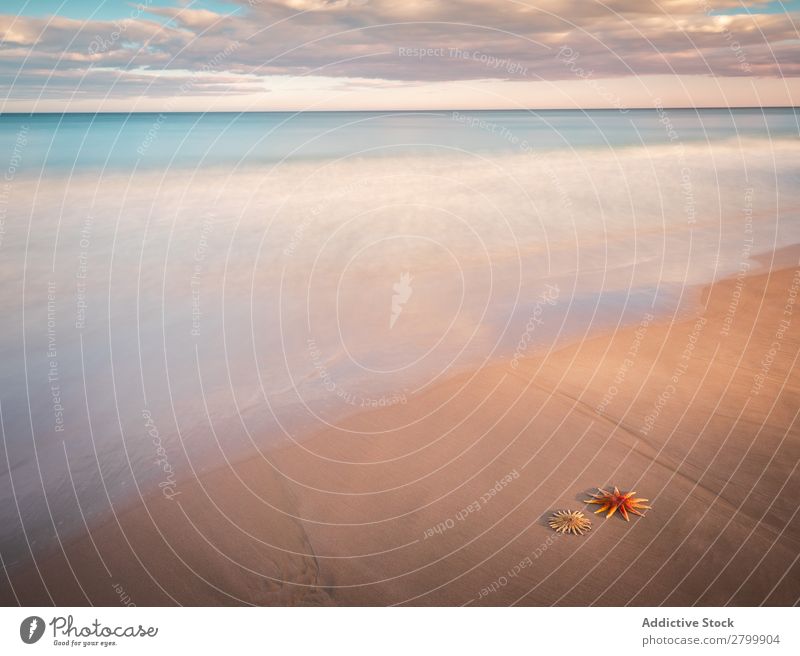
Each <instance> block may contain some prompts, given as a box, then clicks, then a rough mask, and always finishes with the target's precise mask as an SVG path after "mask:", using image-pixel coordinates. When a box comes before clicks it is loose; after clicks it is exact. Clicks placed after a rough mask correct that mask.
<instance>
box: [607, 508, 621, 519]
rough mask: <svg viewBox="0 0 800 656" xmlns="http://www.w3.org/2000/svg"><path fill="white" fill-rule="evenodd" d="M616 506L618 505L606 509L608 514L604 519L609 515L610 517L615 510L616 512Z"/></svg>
mask: <svg viewBox="0 0 800 656" xmlns="http://www.w3.org/2000/svg"><path fill="white" fill-rule="evenodd" d="M617 508H618V506H611V510H609V511H608V514H607V515H606V519H608V518H609V517H611V515H613V514H614V513H615V512H617Z"/></svg>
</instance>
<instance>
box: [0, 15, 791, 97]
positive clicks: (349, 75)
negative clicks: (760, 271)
mask: <svg viewBox="0 0 800 656" xmlns="http://www.w3.org/2000/svg"><path fill="white" fill-rule="evenodd" d="M768 4H769V3H766V2H747V1H745V2H741V1H740V0H713V10H715V11H718V10H722V9H726V8H739V9H741V8H742V7H746V8H749V9H750V10H751V12H752V13H738V14H735V15H725V16H720V15H715V14H714V12H713V11H712V6H711V4H709V3H706V2H705V1H704V0H660V1H659V2H655V1H651V0H605V2H603V3H601V2H594V1H586V2H580V3H576V2H574V0H537V1H536V2H535V3H534V2H527V1H522V0H450V1H448V2H430V1H428V0H424V1H423V0H236V1H233V2H231V3H230V5H231V12H230V13H229V14H221V13H217V12H214V11H209V10H205V9H193V8H191V7H190V6H182V5H180V4H176V5H175V6H172V7H153V6H145V7H137V6H136V5H131V9H130V13H129V15H128V16H126V17H125V18H122V19H120V20H118V21H94V20H92V21H79V20H74V19H68V18H64V17H58V16H56V17H44V18H42V17H30V16H20V17H17V16H10V15H0V39H2V48H1V49H0V79H2V80H3V81H4V82H6V81H8V82H9V84H10V83H11V82H13V87H11V88H10V92H9V97H11V98H15V97H16V98H21V97H29V96H31V95H32V94H35V92H36V91H37V90H38V89H40V88H41V87H42V86H45V85H46V86H47V87H48V90H47V93H48V94H57V93H58V92H59V91H63V92H66V91H67V90H69V89H70V88H74V85H75V84H76V81H78V82H79V83H80V93H96V94H106V93H108V92H112V93H115V94H117V93H120V94H121V93H133V92H134V91H136V90H138V92H139V93H149V91H148V90H153V93H156V92H157V91H155V89H158V90H159V91H158V92H160V90H161V89H162V88H163V85H161V84H160V83H159V82H157V81H156V80H157V78H158V76H159V75H161V76H162V77H163V78H164V79H165V80H167V85H168V84H169V80H171V79H172V78H171V77H170V75H192V74H193V73H192V72H194V74H195V77H196V78H197V77H198V76H197V72H198V71H200V72H202V75H201V76H199V77H204V78H208V84H209V85H219V84H221V83H220V82H219V81H216V82H212V81H211V78H212V77H214V76H215V75H217V76H218V75H219V74H222V73H225V74H228V75H230V76H233V77H234V78H236V79H237V80H239V81H240V82H242V81H243V80H247V82H246V83H244V82H242V84H241V86H239V85H238V83H234V82H232V81H230V82H225V83H222V84H228V87H226V88H228V89H229V91H230V92H231V93H236V92H237V91H238V90H241V89H245V88H247V89H251V88H252V85H253V84H254V82H253V80H256V79H258V78H259V77H269V76H327V77H333V78H342V79H346V80H353V79H358V80H369V79H372V80H375V81H376V84H378V85H379V86H380V85H381V84H384V85H388V84H394V83H398V82H406V83H409V84H420V83H437V82H451V81H455V82H457V81H471V80H475V81H477V80H487V79H490V80H498V81H500V80H514V81H519V80H529V81H537V80H549V81H559V80H567V81H568V80H574V79H576V76H581V75H583V76H586V75H588V76H591V77H593V78H614V77H629V76H642V75H648V76H652V75H708V76H715V77H749V76H759V77H772V78H782V77H783V78H786V77H800V58H798V57H797V55H796V52H797V45H798V32H797V28H796V25H795V22H794V21H795V20H796V19H797V18H798V16H797V15H796V14H795V15H793V14H787V13H769V14H767V13H758V12H759V10H760V9H763V8H764V7H766V6H767V5H768ZM154 17H159V18H167V19H169V20H168V21H167V22H166V23H163V22H161V21H158V20H155V19H154ZM231 44H237V47H236V48H235V49H234V50H233V51H231V52H228V51H229V49H230V45H231ZM565 49H567V50H566V51H568V52H569V53H571V60H570V61H567V59H566V58H565V57H563V56H560V54H559V53H564V52H565ZM223 52H225V53H227V54H226V56H225V57H224V58H223V59H222V60H220V53H223ZM110 72H113V74H112V73H110ZM15 79H16V81H14V80H15ZM112 79H113V81H112ZM109 85H111V86H109ZM198 88H200V87H198ZM214 88H219V86H215V87H214Z"/></svg>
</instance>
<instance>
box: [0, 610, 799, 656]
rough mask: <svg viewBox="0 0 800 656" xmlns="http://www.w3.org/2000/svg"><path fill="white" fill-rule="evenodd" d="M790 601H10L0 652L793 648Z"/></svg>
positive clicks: (795, 630) (0, 628)
mask: <svg viewBox="0 0 800 656" xmlns="http://www.w3.org/2000/svg"><path fill="white" fill-rule="evenodd" d="M799 634H800V612H798V610H797V609H795V608H712V609H680V608H675V609H672V608H90V609H85V608H71V609H67V608H63V609H62V608H59V609H53V608H7V609H2V610H1V611H0V654H28V653H30V654H34V653H38V654H47V653H73V650H76V651H80V652H81V653H87V652H91V651H92V650H103V651H105V652H106V653H114V654H120V655H122V654H137V655H140V654H143V653H146V654H186V653H191V652H189V651H187V650H189V649H197V650H198V651H199V653H202V654H210V653H218V654H237V653H244V650H245V649H247V650H256V653H259V654H314V655H318V654H321V653H324V654H326V656H327V655H331V654H333V655H335V654H348V655H353V654H365V655H366V654H369V656H376V655H381V656H390V655H397V656H406V655H408V654H420V653H422V654H435V653H442V654H459V655H460V656H461V655H469V654H489V653H506V652H511V650H513V653H517V654H534V653H540V651H541V650H551V649H552V650H558V651H559V652H560V653H567V654H577V653H580V651H581V650H586V651H587V653H588V652H591V653H594V654H597V653H603V652H607V653H613V654H617V655H621V656H622V655H626V654H634V653H653V654H671V653H679V652H680V653H682V654H687V653H693V652H696V653H697V654H704V655H705V654H708V655H711V654H734V653H742V654H776V655H777V654H797V653H800V651H799V650H800V642H798V635H799Z"/></svg>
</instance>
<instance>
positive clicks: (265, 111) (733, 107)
mask: <svg viewBox="0 0 800 656" xmlns="http://www.w3.org/2000/svg"><path fill="white" fill-rule="evenodd" d="M658 109H662V110H665V109H668V110H695V111H697V110H709V109H717V110H728V111H731V110H737V109H760V110H766V109H794V110H797V109H800V105H707V106H697V105H695V106H691V105H670V106H667V105H665V106H662V107H655V106H649V107H625V108H622V109H619V108H617V107H540V108H536V107H528V108H510V107H505V108H487V107H481V108H464V107H451V108H446V109H445V108H441V109H434V108H419V109H244V110H235V109H223V110H185V111H156V110H153V111H128V112H125V111H102V110H95V111H69V110H65V111H60V112H59V111H47V112H37V111H31V112H21V111H13V112H5V111H2V110H0V117H2V116H39V115H41V116H64V115H68V114H75V115H80V114H95V115H97V114H121V115H129V116H130V115H133V114H333V113H336V112H348V113H380V112H387V113H406V114H409V113H422V112H426V113H430V112H565V111H568V112H619V113H621V114H624V113H626V112H629V111H657V110H658Z"/></svg>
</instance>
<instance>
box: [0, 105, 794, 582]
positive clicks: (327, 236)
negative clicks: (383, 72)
mask: <svg viewBox="0 0 800 656" xmlns="http://www.w3.org/2000/svg"><path fill="white" fill-rule="evenodd" d="M798 125H799V123H798V114H797V111H796V110H793V109H765V110H761V109H736V110H727V109H708V110H676V109H660V108H657V109H648V110H629V111H617V110H604V111H586V112H583V111H555V110H554V111H540V112H526V111H503V112H496V111H485V112H473V111H452V112H444V111H436V112H319V113H300V114H293V113H246V114H235V113H231V114H228V113H221V114H130V115H128V114H97V115H95V114H66V115H55V114H40V115H20V114H6V115H0V168H2V181H0V271H1V272H2V283H3V284H2V287H0V294H1V295H2V308H3V313H2V315H1V318H0V323H1V324H2V332H1V333H0V355H1V357H2V363H3V366H2V369H0V419H1V420H2V421H1V422H0V427H1V428H2V450H3V457H2V458H0V498H1V499H2V501H3V503H2V504H0V556H2V561H3V564H5V565H6V566H13V564H14V563H15V562H16V561H17V560H19V559H20V558H21V557H23V556H24V555H25V554H29V553H37V552H40V551H43V550H47V549H53V548H58V547H59V542H60V541H63V540H67V539H69V538H70V536H71V535H73V534H75V533H76V532H77V531H80V530H83V529H84V528H85V527H86V526H87V525H88V526H91V525H92V523H93V522H97V521H100V520H101V519H103V518H106V517H109V516H110V514H111V511H112V509H113V510H114V511H119V510H121V509H123V508H124V507H125V506H126V504H129V503H131V501H133V500H137V499H139V497H140V496H143V495H146V494H149V493H153V492H156V493H158V492H159V491H160V493H162V494H164V496H166V497H168V498H180V497H179V495H180V493H181V486H180V481H181V480H185V479H186V478H191V477H194V476H196V475H198V474H199V473H201V472H203V471H207V470H208V469H211V468H215V467H220V466H225V465H226V464H227V463H229V462H232V461H235V460H236V459H238V458H241V457H244V456H246V455H248V454H255V453H259V452H260V453H262V454H263V456H264V457H265V458H269V451H270V449H271V448H273V447H275V446H277V445H280V444H282V443H284V442H286V441H289V440H302V439H303V436H305V435H308V434H309V433H311V432H313V431H314V430H316V429H318V428H320V427H322V426H325V425H326V424H335V423H336V422H337V421H340V420H341V419H342V418H344V417H346V416H348V415H351V414H353V413H357V412H362V411H364V410H368V409H374V408H380V407H383V406H387V405H395V404H402V403H406V402H407V401H408V399H409V398H411V397H413V396H414V395H416V394H419V393H421V392H422V391H424V390H425V389H426V388H427V387H428V386H430V385H432V384H434V383H435V382H436V381H440V380H442V379H443V378H445V377H447V376H450V375H453V374H454V373H457V372H459V371H468V370H470V369H472V368H475V367H477V366H481V365H482V364H484V363H488V362H493V363H497V362H500V363H504V365H505V366H508V367H510V368H513V367H514V366H515V363H516V362H517V361H518V360H519V359H520V358H524V357H529V356H531V355H535V354H537V353H545V352H547V351H548V350H550V349H555V348H559V347H560V346H562V345H563V344H565V343H567V342H571V341H574V340H580V339H584V338H586V337H588V336H591V335H592V334H595V333H596V332H597V331H600V330H604V331H610V330H614V329H616V328H617V327H619V326H623V325H629V324H633V323H638V322H639V321H641V319H642V317H643V316H645V315H647V314H653V315H654V316H657V317H661V318H663V319H665V320H667V319H669V318H671V317H683V316H691V315H692V313H693V312H694V311H696V308H697V306H698V303H700V302H701V298H700V296H699V294H698V289H700V286H701V285H703V284H706V283H708V282H711V281H713V280H716V279H719V278H721V277H725V276H730V275H736V274H737V273H739V272H742V271H749V270H752V269H755V268H756V267H757V266H761V265H763V263H764V262H765V261H764V260H763V257H762V259H761V260H760V261H759V260H756V259H755V258H756V256H764V254H766V255H767V258H769V254H771V253H773V252H774V251H775V250H777V249H780V248H783V247H786V246H789V245H792V244H796V243H799V242H800V220H798V218H799V217H798V214H799V213H800V142H799V141H798V135H799V134H800V129H799V128H798ZM759 262H761V264H759ZM767 263H768V259H767ZM723 337H724V336H723ZM721 338H722V337H721ZM434 437H435V436H434ZM365 439H369V436H368V435H367V436H365Z"/></svg>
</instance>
